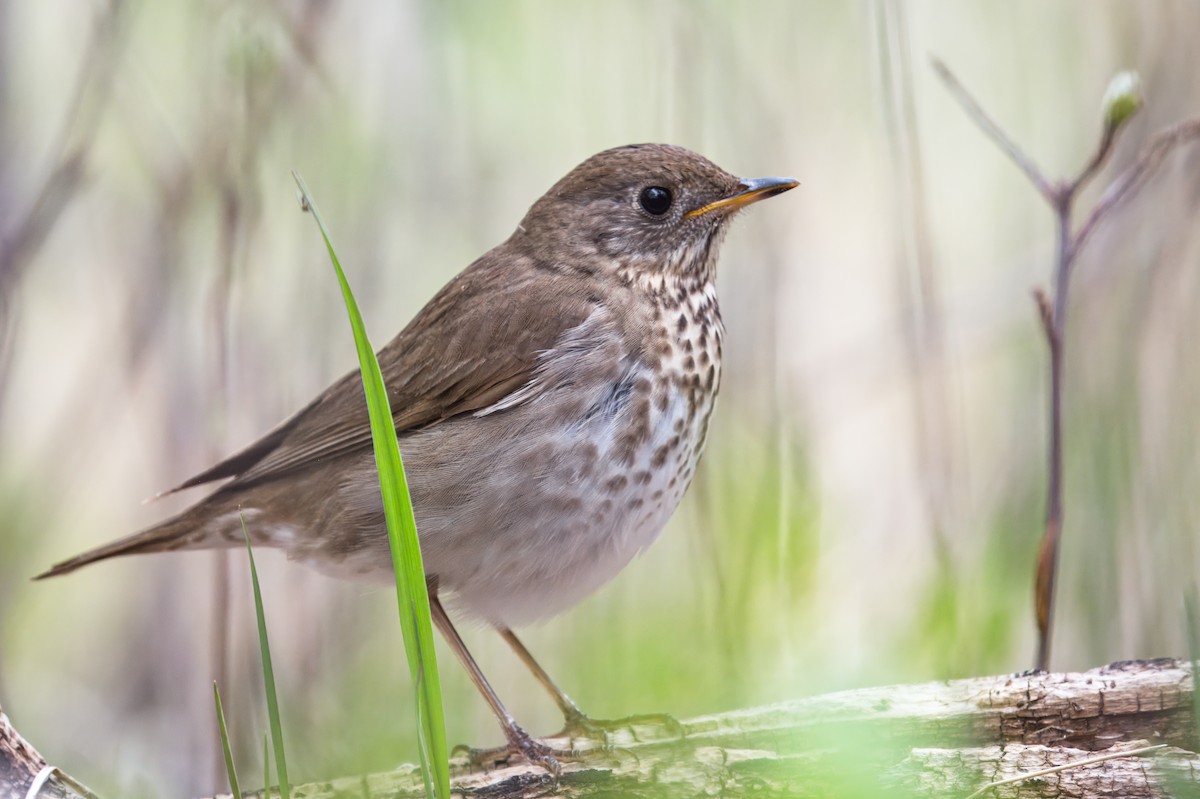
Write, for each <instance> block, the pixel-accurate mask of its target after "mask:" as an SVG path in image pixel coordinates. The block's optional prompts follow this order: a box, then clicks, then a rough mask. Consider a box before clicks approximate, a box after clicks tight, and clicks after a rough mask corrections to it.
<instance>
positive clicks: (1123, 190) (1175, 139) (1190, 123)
mask: <svg viewBox="0 0 1200 799" xmlns="http://www.w3.org/2000/svg"><path fill="white" fill-rule="evenodd" d="M1198 138H1200V117H1197V118H1193V119H1189V120H1187V121H1185V122H1180V123H1179V124H1177V125H1175V126H1174V127H1170V128H1167V129H1166V130H1164V131H1162V132H1161V133H1159V134H1158V135H1157V136H1155V137H1154V138H1153V139H1151V141H1150V144H1148V145H1147V146H1146V148H1145V149H1143V150H1142V152H1141V155H1139V156H1138V158H1137V160H1136V161H1134V162H1133V165H1132V166H1130V167H1129V168H1128V169H1126V170H1125V171H1124V172H1122V173H1121V174H1120V175H1119V176H1118V177H1117V179H1116V180H1114V181H1113V182H1112V183H1110V184H1109V186H1108V188H1107V189H1105V190H1104V193H1103V194H1102V195H1100V199H1099V200H1097V201H1096V206H1095V207H1094V208H1093V209H1092V212H1091V213H1090V214H1088V218H1087V220H1086V221H1085V222H1084V223H1083V224H1082V225H1081V226H1080V228H1079V232H1078V233H1077V234H1076V235H1075V242H1074V244H1073V249H1074V251H1075V252H1079V250H1080V249H1081V248H1082V247H1083V244H1084V242H1086V241H1087V240H1088V237H1089V236H1091V235H1092V233H1093V232H1094V231H1095V230H1096V227H1097V226H1098V225H1099V224H1100V222H1101V221H1103V219H1104V218H1105V217H1106V216H1107V215H1108V214H1109V213H1110V212H1111V211H1112V210H1113V209H1114V208H1116V207H1117V206H1118V205H1119V204H1120V203H1121V202H1122V201H1123V200H1125V199H1128V198H1130V197H1132V196H1133V195H1134V194H1136V193H1137V192H1138V190H1140V189H1141V187H1142V186H1144V185H1145V183H1146V179H1147V178H1149V177H1150V175H1151V174H1152V173H1153V172H1154V170H1155V169H1157V168H1158V166H1159V164H1161V163H1162V162H1163V159H1164V158H1166V156H1167V154H1168V153H1170V152H1171V150H1173V149H1175V148H1176V147H1177V146H1179V145H1181V144H1186V143H1187V142H1189V141H1191V140H1193V139H1198Z"/></svg>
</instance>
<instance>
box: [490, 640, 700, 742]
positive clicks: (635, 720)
mask: <svg viewBox="0 0 1200 799" xmlns="http://www.w3.org/2000/svg"><path fill="white" fill-rule="evenodd" d="M496 631H497V632H499V633H500V637H501V638H503V639H504V640H505V641H507V642H508V645H509V646H510V647H512V650H513V652H515V653H516V654H517V657H518V658H520V659H521V662H522V663H524V664H525V666H526V667H527V668H528V669H529V671H531V672H532V673H533V676H534V679H536V680H537V681H538V682H539V683H541V685H542V687H543V688H545V689H546V692H547V693H549V694H550V696H551V697H552V698H553V699H554V703H555V704H556V705H558V708H559V710H561V711H562V714H563V718H564V719H565V720H566V727H564V728H563V733H565V734H566V735H568V736H570V735H582V736H586V737H592V738H595V737H599V738H601V739H602V740H603V741H604V744H605V746H607V745H608V733H609V731H611V730H616V729H632V727H633V725H634V724H639V723H641V724H647V723H650V724H658V725H660V726H662V727H665V728H667V729H669V730H671V731H672V732H673V733H675V734H676V735H678V736H679V737H680V738H682V737H683V736H684V734H685V733H686V730H684V727H683V725H682V724H680V723H679V721H678V720H677V719H676V718H675V717H674V716H671V715H669V714H667V713H648V714H644V715H636V716H627V717H625V718H621V719H614V720H612V721H600V720H593V719H591V718H589V717H588V716H587V714H585V713H584V712H583V711H582V710H580V709H579V705H577V704H575V701H574V700H573V699H571V697H569V696H567V694H566V692H565V691H563V689H561V688H559V687H558V685H557V684H556V683H555V682H554V680H553V679H551V677H550V675H549V674H548V673H547V672H546V670H545V669H543V668H542V666H541V664H540V663H538V662H537V661H536V660H534V658H533V655H532V654H531V653H530V652H529V650H528V649H526V648H525V644H523V643H521V639H519V638H517V636H516V634H515V633H514V632H513V631H512V630H510V629H509V628H507V627H497V628H496ZM635 737H636V735H635Z"/></svg>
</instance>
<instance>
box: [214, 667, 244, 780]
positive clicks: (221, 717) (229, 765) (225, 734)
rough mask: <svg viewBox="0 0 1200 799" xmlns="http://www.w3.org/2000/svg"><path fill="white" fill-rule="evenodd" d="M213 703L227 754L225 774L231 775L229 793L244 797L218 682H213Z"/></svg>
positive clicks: (222, 742)
mask: <svg viewBox="0 0 1200 799" xmlns="http://www.w3.org/2000/svg"><path fill="white" fill-rule="evenodd" d="M213 702H215V703H216V705H217V726H218V727H219V728H220V730H221V749H222V750H223V751H224V752H225V773H226V774H228V775H229V791H230V792H231V793H232V794H233V795H234V796H235V797H238V796H241V795H242V789H241V787H240V786H239V785H238V778H237V769H236V768H234V766H233V750H232V749H231V748H230V746H229V728H228V727H226V726H225V711H224V710H223V709H222V708H221V692H220V691H218V690H217V681H216V680H213Z"/></svg>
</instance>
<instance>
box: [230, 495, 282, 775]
mask: <svg viewBox="0 0 1200 799" xmlns="http://www.w3.org/2000/svg"><path fill="white" fill-rule="evenodd" d="M242 534H243V535H244V536H246V554H247V555H249V556H250V581H251V583H253V585H254V612H255V614H256V615H257V617H258V649H259V651H260V652H261V653H262V667H263V683H264V684H265V685H266V688H267V717H268V718H269V719H270V720H271V743H272V744H273V745H274V747H275V766H276V768H277V769H278V771H279V795H280V796H281V797H283V799H288V792H289V787H288V775H287V759H286V758H285V757H284V756H283V725H282V724H280V723H279V699H278V697H276V695H275V668H274V667H273V666H272V665H271V645H270V643H269V642H268V641H267V617H266V615H265V614H264V613H263V601H262V591H261V590H259V587H258V569H257V568H255V566H254V549H253V548H252V547H251V546H250V531H249V530H247V529H246V519H245V518H242Z"/></svg>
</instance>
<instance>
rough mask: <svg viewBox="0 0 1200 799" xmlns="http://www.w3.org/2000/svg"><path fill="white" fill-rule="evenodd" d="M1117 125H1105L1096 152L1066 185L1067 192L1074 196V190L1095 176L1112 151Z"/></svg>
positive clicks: (1117, 129) (1115, 139) (1080, 187)
mask: <svg viewBox="0 0 1200 799" xmlns="http://www.w3.org/2000/svg"><path fill="white" fill-rule="evenodd" d="M1119 130H1120V128H1119V127H1115V126H1113V125H1107V124H1106V125H1105V126H1104V133H1103V134H1101V136H1100V145H1099V146H1098V147H1097V148H1096V154H1095V155H1093V156H1092V160H1091V161H1089V162H1088V165H1087V166H1085V167H1084V168H1083V169H1082V170H1081V171H1080V172H1079V175H1078V176H1077V177H1076V178H1075V179H1074V180H1072V181H1071V182H1070V183H1069V184H1068V185H1067V192H1068V193H1069V194H1070V195H1071V196H1074V195H1075V193H1076V192H1078V191H1079V190H1080V189H1082V188H1083V187H1084V185H1085V184H1086V183H1087V182H1088V181H1089V180H1091V179H1092V178H1093V177H1095V176H1096V173H1097V172H1099V171H1100V167H1102V166H1104V162H1105V161H1107V160H1108V156H1109V155H1110V154H1111V153H1112V149H1113V144H1115V143H1116V141H1117V131H1119Z"/></svg>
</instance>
